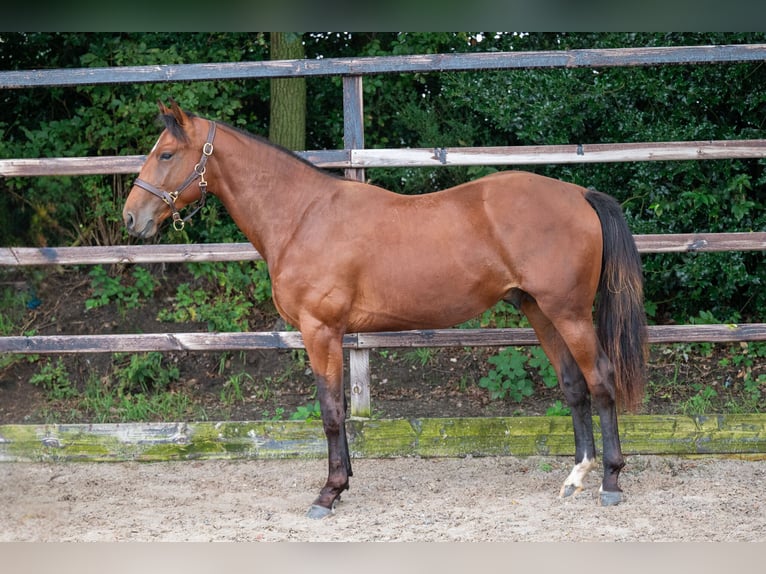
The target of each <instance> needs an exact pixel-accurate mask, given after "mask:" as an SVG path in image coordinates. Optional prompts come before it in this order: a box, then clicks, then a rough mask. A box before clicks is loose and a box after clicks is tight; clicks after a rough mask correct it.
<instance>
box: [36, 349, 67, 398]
mask: <svg viewBox="0 0 766 574" xmlns="http://www.w3.org/2000/svg"><path fill="white" fill-rule="evenodd" d="M29 382H30V383H32V384H33V385H36V386H38V387H42V388H43V390H45V392H46V393H48V395H49V396H50V397H51V398H52V399H54V400H62V399H69V398H72V397H75V396H77V389H76V388H75V386H74V384H73V383H72V381H71V379H70V377H69V372H68V371H67V368H66V366H65V365H64V361H62V360H61V358H58V359H57V360H56V362H55V363H54V362H53V361H47V362H46V363H45V364H43V365H42V366H41V367H40V370H39V371H38V372H37V373H36V374H34V375H33V376H32V377H30V379H29Z"/></svg>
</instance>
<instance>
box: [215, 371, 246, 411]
mask: <svg viewBox="0 0 766 574" xmlns="http://www.w3.org/2000/svg"><path fill="white" fill-rule="evenodd" d="M253 380H254V379H253V377H252V376H251V375H250V374H249V373H246V372H244V371H243V372H241V373H237V374H236V375H231V376H230V377H229V378H228V379H226V381H225V382H224V383H223V386H222V387H221V393H220V399H221V402H222V403H223V404H224V405H226V406H231V405H233V404H234V403H241V402H244V400H245V396H244V394H243V389H244V387H245V385H246V384H247V382H248V381H249V382H253Z"/></svg>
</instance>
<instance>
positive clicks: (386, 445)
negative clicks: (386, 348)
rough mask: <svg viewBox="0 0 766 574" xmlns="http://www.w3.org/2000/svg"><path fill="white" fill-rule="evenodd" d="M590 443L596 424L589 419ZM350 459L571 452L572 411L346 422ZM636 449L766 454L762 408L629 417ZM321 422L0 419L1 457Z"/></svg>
mask: <svg viewBox="0 0 766 574" xmlns="http://www.w3.org/2000/svg"><path fill="white" fill-rule="evenodd" d="M594 424H595V435H596V441H597V443H599V444H600V441H601V436H600V427H599V420H598V417H595V420H594ZM346 425H347V428H348V438H349V449H350V452H351V455H352V457H354V458H385V457H400V456H423V457H457V456H467V455H474V456H511V455H512V456H522V457H523V456H532V455H545V456H572V455H573V454H574V438H573V431H572V422H571V419H570V418H569V417H488V418H459V419H456V418H424V419H412V420H405V419H384V420H349V421H347V423H346ZM620 435H621V439H622V447H623V451H624V452H625V453H626V454H628V455H633V454H674V455H711V454H723V455H725V454H736V455H743V454H753V455H764V453H766V415H762V414H753V415H720V414H714V415H700V416H695V417H686V416H667V415H626V416H622V417H620ZM326 449H327V447H326V441H325V437H324V432H323V430H322V424H321V422H319V421H309V422H304V421H278V422H273V421H249V422H192V423H119V424H61V425H0V462H21V461H89V462H96V461H159V460H191V459H269V458H324V457H325V456H326V452H327V450H326Z"/></svg>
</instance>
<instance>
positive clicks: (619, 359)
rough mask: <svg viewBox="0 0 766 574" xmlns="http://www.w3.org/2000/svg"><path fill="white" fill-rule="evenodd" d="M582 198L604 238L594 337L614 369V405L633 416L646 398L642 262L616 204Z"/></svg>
mask: <svg viewBox="0 0 766 574" xmlns="http://www.w3.org/2000/svg"><path fill="white" fill-rule="evenodd" d="M585 199H586V200H587V201H588V203H590V204H591V206H592V207H593V209H594V210H595V211H596V213H597V214H598V217H599V219H600V220H601V229H602V234H603V238H604V254H603V260H602V267H601V280H600V282H599V286H598V295H597V298H596V326H597V332H598V337H599V339H600V340H601V345H602V346H603V347H604V351H605V352H606V354H607V356H608V357H609V360H610V361H612V364H613V366H614V384H615V390H616V397H615V398H616V401H617V404H618V405H619V406H620V407H622V408H623V409H626V410H628V411H636V410H638V407H640V406H641V403H642V402H643V399H644V386H645V384H646V359H647V354H648V345H647V332H646V313H645V311H644V281H643V273H642V270H641V257H640V256H639V254H638V250H637V249H636V244H635V241H634V240H633V236H632V235H631V233H630V229H629V228H628V224H627V222H626V221H625V216H624V215H623V213H622V208H621V207H620V204H619V203H618V202H617V201H616V200H615V199H614V198H612V197H610V196H608V195H606V194H604V193H600V192H598V191H592V190H589V191H588V192H587V193H586V194H585Z"/></svg>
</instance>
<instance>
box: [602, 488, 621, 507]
mask: <svg viewBox="0 0 766 574" xmlns="http://www.w3.org/2000/svg"><path fill="white" fill-rule="evenodd" d="M598 497H599V501H600V502H601V506H617V505H618V504H620V502H622V492H619V491H614V490H611V491H610V490H602V491H601V492H599V495H598Z"/></svg>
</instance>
